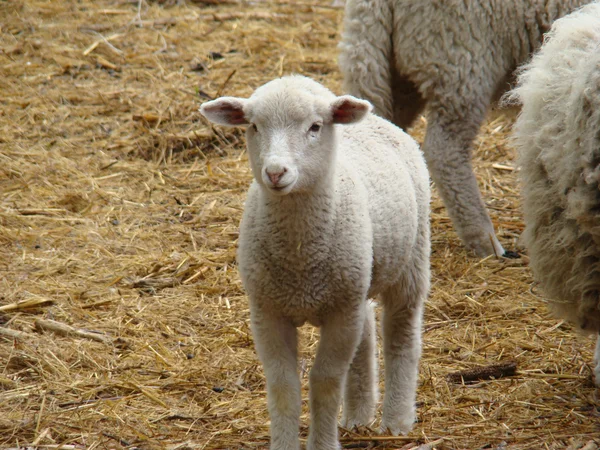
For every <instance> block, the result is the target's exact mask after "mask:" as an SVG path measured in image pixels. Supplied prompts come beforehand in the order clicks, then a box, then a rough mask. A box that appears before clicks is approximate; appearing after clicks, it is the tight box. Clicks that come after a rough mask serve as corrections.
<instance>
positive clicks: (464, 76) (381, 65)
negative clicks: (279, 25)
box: [339, 0, 590, 257]
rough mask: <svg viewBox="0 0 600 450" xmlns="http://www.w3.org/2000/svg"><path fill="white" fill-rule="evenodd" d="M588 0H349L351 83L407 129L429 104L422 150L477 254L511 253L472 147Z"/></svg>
mask: <svg viewBox="0 0 600 450" xmlns="http://www.w3.org/2000/svg"><path fill="white" fill-rule="evenodd" d="M589 1H590V0H587V1H586V0H489V1H486V2H478V1H457V0H454V1H448V0H430V1H422V0H348V1H347V2H346V9H345V19H344V31H343V34H342V40H341V42H340V55H339V64H340V68H341V70H342V72H343V75H344V89H345V90H346V91H347V92H348V93H349V94H352V95H355V96H357V97H361V98H364V99H367V100H369V101H370V102H371V103H372V104H373V105H374V111H375V113H377V114H379V115H381V116H382V117H384V118H386V119H388V120H391V121H393V122H394V123H395V124H396V125H398V126H399V127H401V128H403V129H407V128H408V127H409V126H410V125H411V124H412V123H413V121H414V119H415V118H416V117H417V116H418V115H419V114H420V112H421V111H422V110H423V109H424V107H425V106H426V105H427V106H428V108H427V116H426V117H427V132H426V137H425V142H424V144H423V151H424V153H425V157H426V159H427V164H428V167H429V170H430V172H431V177H432V179H433V180H434V182H435V184H436V186H437V189H438V192H439V194H440V196H441V198H442V200H443V201H444V203H445V205H446V207H447V209H448V214H449V216H450V218H451V219H452V222H453V224H454V227H455V228H456V231H457V233H458V235H459V236H460V238H461V239H462V241H463V242H464V244H465V245H466V246H467V248H469V249H471V250H473V251H474V252H475V253H476V254H477V255H478V256H480V257H484V256H487V255H492V254H496V255H498V256H500V255H505V256H511V257H514V256H517V255H516V254H515V253H514V252H505V251H504V249H503V247H502V245H501V244H500V242H499V240H498V238H497V237H496V236H495V232H494V227H493V225H492V222H491V220H490V217H489V215H488V213H487V210H486V207H485V205H484V203H483V200H482V197H481V194H480V192H479V189H478V186H477V180H476V178H475V174H474V172H473V168H472V166H471V158H470V147H471V145H472V143H473V140H474V139H475V137H476V136H477V133H478V131H479V127H480V125H481V123H482V122H483V120H484V119H485V116H486V112H487V110H488V107H489V106H490V104H491V102H492V100H495V99H497V98H498V97H499V96H500V94H501V93H503V92H504V91H505V90H506V89H505V88H507V87H508V82H507V81H508V80H509V79H510V75H511V73H512V72H513V71H514V69H516V67H517V65H519V64H520V63H522V62H524V61H525V60H526V59H527V58H528V57H529V55H530V53H531V52H532V51H534V50H535V49H536V48H537V47H539V45H540V44H541V40H542V36H543V34H544V32H546V31H548V29H549V28H550V25H551V23H552V22H553V21H554V20H555V19H556V18H558V17H560V16H563V15H565V14H567V13H568V12H570V11H572V10H573V9H575V8H576V7H578V6H580V5H582V4H584V3H589Z"/></svg>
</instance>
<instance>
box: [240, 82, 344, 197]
mask: <svg viewBox="0 0 600 450" xmlns="http://www.w3.org/2000/svg"><path fill="white" fill-rule="evenodd" d="M247 118H248V120H249V121H250V123H251V125H250V126H249V127H248V129H247V131H246V138H247V146H248V155H249V158H250V164H251V166H252V171H253V173H254V178H255V179H256V181H257V182H258V183H259V184H260V185H261V186H263V187H264V188H265V189H267V190H268V191H269V192H270V193H272V194H273V195H277V196H282V195H287V194H290V193H292V192H307V191H311V190H312V189H314V188H315V186H317V185H318V184H319V183H320V182H321V181H322V180H323V179H324V178H325V177H327V176H328V174H329V173H330V172H331V167H332V165H333V164H334V157H335V135H336V130H335V127H334V124H333V121H332V118H331V113H330V108H329V102H326V101H323V100H322V99H319V98H314V97H312V96H309V95H307V94H306V93H305V92H303V93H302V95H299V94H298V93H297V92H289V91H288V92H281V93H276V94H275V95H262V96H259V97H258V98H257V99H256V100H254V101H253V99H252V98H251V99H250V107H249V113H248V115H247Z"/></svg>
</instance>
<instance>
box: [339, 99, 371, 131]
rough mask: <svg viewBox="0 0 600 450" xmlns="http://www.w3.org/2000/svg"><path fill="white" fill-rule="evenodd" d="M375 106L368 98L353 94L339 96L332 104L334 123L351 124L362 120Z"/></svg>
mask: <svg viewBox="0 0 600 450" xmlns="http://www.w3.org/2000/svg"><path fill="white" fill-rule="evenodd" d="M371 109H373V107H372V106H371V104H370V103H369V102H368V101H366V100H361V99H358V98H356V97H352V96H351V95H342V96H341V97H337V98H336V99H335V100H334V101H333V103H332V104H331V116H332V119H333V123H341V124H349V123H356V122H360V121H361V120H362V119H363V118H364V117H365V116H366V115H367V114H368V113H370V112H371Z"/></svg>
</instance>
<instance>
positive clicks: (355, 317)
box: [306, 308, 365, 450]
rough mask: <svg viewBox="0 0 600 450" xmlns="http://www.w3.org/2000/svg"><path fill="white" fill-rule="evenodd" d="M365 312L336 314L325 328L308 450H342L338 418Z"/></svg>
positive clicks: (314, 375)
mask: <svg viewBox="0 0 600 450" xmlns="http://www.w3.org/2000/svg"><path fill="white" fill-rule="evenodd" d="M364 320H365V313H364V309H362V308H357V310H355V311H352V312H348V311H344V313H342V312H337V313H332V314H331V315H329V317H327V320H326V322H325V323H323V324H322V326H321V340H320V342H319V348H318V350H317V356H316V358H315V364H314V366H313V368H312V370H311V371H310V377H309V383H310V386H309V394H310V413H311V419H312V420H311V425H310V432H309V435H308V442H307V444H306V449H307V450H338V449H339V448H340V446H339V443H338V438H337V416H338V412H339V410H340V401H341V396H342V387H343V384H344V381H345V378H346V376H347V374H348V369H349V368H350V363H351V362H352V358H353V357H354V354H355V353H356V350H357V348H358V344H359V340H360V336H361V332H362V329H363V321H364Z"/></svg>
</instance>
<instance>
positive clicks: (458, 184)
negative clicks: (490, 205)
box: [423, 94, 504, 257]
mask: <svg viewBox="0 0 600 450" xmlns="http://www.w3.org/2000/svg"><path fill="white" fill-rule="evenodd" d="M457 95H458V94H457ZM454 101H456V100H454ZM479 103H481V102H479ZM449 105H452V101H450V100H448V103H446V102H441V101H436V102H435V103H434V104H432V105H430V108H429V114H428V118H427V121H428V123H427V134H426V136H425V143H424V145H423V151H424V153H425V158H426V159H427V165H428V167H429V170H430V172H431V177H432V179H433V181H434V182H435V184H436V187H437V190H438V192H439V194H440V196H441V197H442V200H443V201H444V204H445V205H446V208H447V209H448V214H449V216H450V218H451V219H452V223H453V224H454V227H455V229H456V231H457V233H458V235H459V236H460V238H461V239H462V241H463V242H464V243H465V245H466V246H467V247H468V248H469V249H471V250H473V251H474V252H475V253H476V254H477V255H478V256H480V257H484V256H488V255H493V254H496V255H498V256H501V255H503V254H504V249H503V248H502V245H501V244H500V242H499V241H498V239H497V238H496V235H495V232H494V226H493V225H492V221H491V220H490V217H489V215H488V213H487V210H486V207H485V204H484V203H483V199H482V198H481V194H480V192H479V187H478V186H477V179H476V178H475V174H474V172H473V167H472V165H471V155H470V147H471V145H472V143H473V140H474V139H475V137H476V136H477V133H478V131H479V127H480V125H481V123H482V122H483V119H484V118H485V113H486V109H487V103H485V104H477V102H471V103H469V102H465V103H464V104H461V105H459V106H458V107H454V108H450V106H449ZM451 111H452V112H451Z"/></svg>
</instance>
